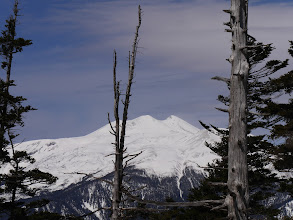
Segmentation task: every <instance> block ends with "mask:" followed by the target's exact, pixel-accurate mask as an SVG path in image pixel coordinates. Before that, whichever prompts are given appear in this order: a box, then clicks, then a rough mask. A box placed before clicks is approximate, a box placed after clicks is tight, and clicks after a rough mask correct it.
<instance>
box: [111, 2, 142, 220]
mask: <svg viewBox="0 0 293 220" xmlns="http://www.w3.org/2000/svg"><path fill="white" fill-rule="evenodd" d="M138 19H139V23H138V25H137V27H136V32H135V37H134V42H133V45H132V52H131V54H130V52H129V75H128V84H127V89H126V94H125V99H124V101H123V102H122V103H123V104H124V110H123V118H122V125H121V133H120V122H119V121H120V119H119V102H120V88H119V82H117V80H116V64H117V59H116V51H114V67H113V84H114V117H115V121H116V125H115V129H114V128H113V127H112V125H111V122H110V119H109V115H108V119H109V123H110V125H111V128H112V132H113V133H112V134H113V135H114V136H115V143H114V145H115V170H114V182H113V191H112V193H113V198H112V216H111V219H112V220H116V219H119V218H120V203H121V198H122V182H123V176H124V169H125V166H123V160H124V159H125V158H127V157H128V156H130V157H132V158H131V159H133V158H134V157H136V156H137V155H138V154H136V155H127V156H125V155H124V153H125V152H126V148H125V146H124V142H125V133H126V122H127V116H128V107H129V103H130V96H131V85H132V81H133V76H134V68H135V59H136V53H137V44H138V31H139V28H140V25H141V9H140V6H139V7H138ZM126 165H127V161H126Z"/></svg>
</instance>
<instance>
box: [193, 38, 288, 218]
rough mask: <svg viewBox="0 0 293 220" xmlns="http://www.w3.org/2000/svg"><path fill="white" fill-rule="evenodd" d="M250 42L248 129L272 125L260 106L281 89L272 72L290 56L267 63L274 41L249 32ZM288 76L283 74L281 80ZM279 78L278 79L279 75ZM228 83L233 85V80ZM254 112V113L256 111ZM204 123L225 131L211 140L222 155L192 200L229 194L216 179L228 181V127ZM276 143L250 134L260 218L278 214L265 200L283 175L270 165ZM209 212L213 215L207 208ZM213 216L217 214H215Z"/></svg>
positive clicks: (255, 211) (254, 203)
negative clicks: (264, 41)
mask: <svg viewBox="0 0 293 220" xmlns="http://www.w3.org/2000/svg"><path fill="white" fill-rule="evenodd" d="M248 44H249V45H250V46H251V47H250V48H251V49H250V50H249V54H248V57H249V64H250V69H249V80H248V81H249V83H248V97H247V102H248V111H249V114H248V132H249V133H251V132H252V131H253V130H255V129H258V128H268V126H269V125H268V121H267V120H265V117H264V116H263V115H262V114H269V113H268V112H265V111H262V112H261V113H262V114H260V109H263V108H265V106H267V105H268V101H269V100H271V97H272V96H273V95H276V93H277V92H278V90H276V88H275V87H272V86H271V85H272V80H271V78H270V77H271V76H272V75H273V74H274V73H276V72H277V71H279V70H281V69H282V68H285V67H286V66H287V65H288V60H284V61H280V60H270V61H267V62H265V64H264V65H263V66H262V67H261V68H258V67H259V66H260V65H262V64H263V62H264V61H265V59H267V58H268V57H269V55H270V54H271V52H272V50H273V49H274V48H273V47H272V46H271V44H269V45H263V44H262V43H259V42H257V41H256V39H255V38H253V37H251V36H249V38H248ZM283 77H286V74H285V75H282V76H281V77H279V78H278V80H280V79H282V78H283ZM276 80H277V79H276ZM226 82H227V86H228V88H229V81H226ZM281 88H282V89H285V86H284V85H281V84H279V89H281ZM218 100H219V101H220V102H222V103H223V104H225V105H226V106H229V97H224V96H221V95H220V96H219V97H218ZM253 112H254V113H253ZM202 125H203V126H204V127H205V128H207V129H209V130H210V131H212V132H214V133H217V134H219V135H221V141H220V142H218V143H212V144H207V146H208V147H209V148H211V149H212V150H213V151H214V152H216V153H217V154H218V155H220V156H221V157H222V159H221V160H218V161H216V163H215V164H210V165H209V167H210V168H212V169H208V170H207V171H208V173H209V177H208V178H207V179H205V180H204V181H203V182H202V185H201V186H200V187H199V188H196V189H193V190H192V192H191V194H190V195H189V199H191V200H199V199H201V198H202V197H204V198H214V197H215V196H216V197H221V196H223V195H226V193H227V189H226V187H225V186H219V185H217V184H215V182H226V179H227V171H226V168H227V150H228V142H227V140H228V135H229V133H228V131H227V130H221V129H218V128H216V127H214V126H211V127H210V126H207V125H205V124H203V123H202ZM272 149H274V145H273V144H272V142H269V141H268V140H267V139H266V135H256V136H253V135H248V156H247V158H248V159H247V160H248V169H249V170H248V172H249V186H250V188H249V190H250V207H251V208H250V216H251V217H257V218H269V219H273V218H274V216H276V215H277V214H278V212H279V211H278V210H276V209H274V208H273V207H265V206H264V203H263V201H264V200H265V199H267V198H269V197H271V196H272V195H273V193H272V192H274V191H276V190H277V189H278V187H279V181H280V180H279V179H278V178H277V177H276V175H275V174H274V173H272V172H271V170H269V169H268V168H266V167H267V165H268V164H269V163H270V162H271V157H272V155H273V153H274V152H273V150H272ZM206 215H207V216H208V215H211V213H210V212H207V213H206ZM222 217H223V218H224V217H225V212H223V211H222V212H221V210H216V211H215V212H214V219H217V218H222ZM211 219H213V218H211Z"/></svg>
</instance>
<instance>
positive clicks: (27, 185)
mask: <svg viewBox="0 0 293 220" xmlns="http://www.w3.org/2000/svg"><path fill="white" fill-rule="evenodd" d="M18 16H19V9H18V1H15V3H14V8H13V15H11V16H10V18H9V19H8V20H6V24H5V30H4V31H2V36H1V37H0V55H1V58H2V62H1V64H2V65H1V69H2V74H1V75H0V112H1V115H0V163H1V167H3V166H6V167H9V172H8V173H2V174H1V176H0V178H1V204H0V214H2V217H3V216H6V217H7V216H9V219H10V220H15V219H28V215H31V214H33V212H34V211H33V210H34V208H39V207H41V206H44V205H45V204H47V203H48V201H47V200H40V201H33V202H30V203H24V202H23V201H21V199H23V198H24V196H26V197H27V196H29V197H32V196H34V195H35V194H36V192H37V191H38V190H39V188H37V187H34V186H33V184H37V183H38V184H39V183H43V184H52V183H54V182H55V181H56V177H54V176H52V175H51V174H49V173H45V172H42V171H40V170H38V169H33V170H28V169H26V167H25V166H24V164H26V163H34V162H35V160H34V159H33V158H32V157H31V156H30V155H28V154H27V152H25V151H18V150H17V148H16V146H15V138H16V137H17V136H18V134H17V133H16V128H17V127H18V126H23V125H24V122H23V115H24V113H27V112H29V111H31V110H34V109H33V108H32V107H31V106H29V105H23V103H24V101H26V99H25V98H24V97H22V96H14V95H12V94H11V92H10V90H11V88H12V87H13V86H15V84H14V81H13V80H12V79H11V73H12V61H13V57H14V54H16V53H19V52H22V50H23V48H24V47H26V46H29V45H31V44H32V42H31V40H25V39H23V38H16V25H17V22H18V21H17V18H18ZM3 73H4V74H3Z"/></svg>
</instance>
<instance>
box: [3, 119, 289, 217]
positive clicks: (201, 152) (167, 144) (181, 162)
mask: <svg viewBox="0 0 293 220" xmlns="http://www.w3.org/2000/svg"><path fill="white" fill-rule="evenodd" d="M109 131H110V126H109V125H106V126H104V127H102V128H100V129H98V130H97V131H95V132H92V133H90V134H88V135H86V136H83V137H74V138H62V139H44V140H36V141H28V142H24V143H21V144H19V145H18V146H17V150H26V151H27V152H28V153H29V154H31V155H32V156H33V157H34V158H35V159H36V163H35V164H33V165H28V167H29V168H30V169H31V168H34V167H38V168H39V169H40V170H42V171H45V172H50V173H52V174H53V175H55V176H57V177H58V178H59V179H58V181H57V183H56V184H55V185H53V186H50V188H47V189H44V190H43V191H42V192H41V194H40V196H41V197H46V198H48V199H50V200H51V202H50V203H49V204H48V205H47V206H46V207H45V209H46V210H49V211H53V212H59V213H64V214H65V213H70V214H75V215H83V214H86V213H89V212H92V211H94V210H96V209H98V208H100V207H105V206H109V205H110V203H111V186H109V185H108V184H106V183H104V182H101V181H97V180H96V179H95V178H90V177H87V176H86V175H80V174H76V172H79V173H88V174H94V176H95V177H102V176H104V177H105V178H106V179H108V180H111V179H112V177H113V173H112V172H113V169H114V165H113V162H112V160H113V159H114V156H113V155H111V154H112V153H113V152H114V149H113V145H112V144H111V143H112V142H114V136H113V135H111V134H110V132H109ZM217 140H219V138H218V137H217V136H215V135H213V134H211V133H209V132H208V131H206V130H204V129H203V130H200V129H198V128H196V127H194V126H192V125H190V124H189V123H187V122H185V121H183V120H182V119H180V118H178V117H176V116H170V117H168V118H167V119H166V120H156V119H154V118H152V117H151V116H141V117H139V118H136V119H134V120H129V121H128V123H127V129H126V147H127V152H128V153H137V152H140V151H143V153H142V154H141V155H140V156H139V157H137V158H136V159H135V160H133V162H132V164H130V167H129V169H128V170H127V174H128V176H127V178H125V179H128V177H131V180H129V181H127V182H128V184H129V185H130V186H131V187H132V189H138V188H143V186H146V187H145V188H143V189H142V190H140V194H141V195H142V197H144V198H146V199H154V200H161V201H162V200H165V198H166V197H172V198H173V199H175V200H177V201H184V200H185V199H186V198H187V195H188V193H189V189H190V188H192V187H197V186H198V184H199V181H200V180H201V179H202V178H203V177H204V175H205V173H204V171H203V169H202V168H200V167H204V166H206V165H207V163H209V162H212V161H213V160H214V159H216V158H218V156H217V155H216V154H215V153H214V152H213V151H211V150H210V149H209V148H207V147H206V146H205V142H213V141H217ZM5 169H6V170H7V169H9V167H4V168H2V171H5ZM269 203H273V204H275V205H276V206H277V207H278V208H280V209H281V210H282V213H287V214H292V210H293V209H292V206H293V202H292V200H291V198H290V197H288V196H286V195H282V194H280V195H277V196H276V197H274V198H272V200H271V201H269ZM85 219H87V220H97V219H109V212H108V211H99V212H96V213H94V214H93V215H90V216H88V217H86V218H85Z"/></svg>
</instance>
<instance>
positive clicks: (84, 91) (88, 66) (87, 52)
mask: <svg viewBox="0 0 293 220" xmlns="http://www.w3.org/2000/svg"><path fill="white" fill-rule="evenodd" d="M12 4H13V1H12V0H2V1H1V8H0V25H1V29H2V28H3V26H4V20H5V19H7V18H8V16H9V14H10V12H11V7H12ZM138 4H141V6H142V10H143V18H142V27H141V32H140V42H139V46H140V47H141V48H140V49H139V53H138V55H137V67H136V71H135V74H136V76H135V84H134V86H133V96H132V97H131V98H132V99H131V105H130V109H129V119H133V118H136V117H138V116H141V115H146V114H148V115H151V116H153V117H155V118H157V119H165V118H167V117H168V116H169V115H176V116H178V117H181V118H182V119H184V120H186V121H188V122H189V123H191V124H193V125H196V126H197V127H200V125H199V123H198V120H202V121H204V122H206V123H213V124H215V125H218V126H221V127H225V126H226V125H227V115H226V114H225V113H221V112H218V111H216V110H215V109H214V108H215V107H220V106H221V105H220V104H219V103H218V102H217V101H216V98H217V95H218V94H227V89H226V87H225V85H224V84H223V83H221V82H214V81H212V80H210V78H211V77H213V76H215V75H220V76H225V77H229V72H230V66H229V63H227V61H225V59H226V58H228V57H229V55H230V38H231V36H230V34H228V33H225V32H224V29H225V27H224V26H223V22H225V21H228V20H229V16H228V15H227V14H225V13H224V12H222V10H223V9H228V8H229V6H230V1H227V0H161V1H157V0H149V1H141V0H119V1H118V0H116V1H100V0H70V1H69V0H42V1H39V0H20V7H21V14H22V15H23V16H21V17H20V21H19V22H20V24H19V26H18V31H17V32H18V36H21V37H24V38H27V39H32V41H33V45H32V46H30V47H27V48H25V50H24V51H23V52H22V53H21V54H19V55H17V56H15V59H14V63H13V75H12V77H13V79H14V80H15V81H16V83H17V87H16V88H15V89H14V90H13V92H14V93H15V94H19V95H23V96H24V97H26V98H27V99H28V102H27V103H28V104H30V105H32V106H33V107H35V108H37V109H38V110H37V111H34V112H31V113H29V114H27V115H26V119H25V122H26V125H25V127H24V128H22V130H21V131H20V132H21V136H20V138H21V139H25V140H32V139H41V138H59V137H71V136H81V135H86V134H88V133H90V132H92V131H94V130H96V129H98V128H100V127H101V126H103V125H105V124H106V123H107V113H108V112H110V114H111V115H113V114H112V111H113V91H112V56H113V50H114V49H116V50H117V53H118V75H119V78H120V79H121V80H122V85H123V86H124V88H125V83H126V80H127V79H126V78H127V65H128V64H127V62H128V61H127V54H128V50H130V49H131V44H132V41H133V37H134V31H135V26H136V24H137V6H138ZM292 10H293V4H292V1H289V0H280V1H273V0H266V1H261V0H255V1H250V8H249V33H250V34H251V35H253V36H254V37H256V38H257V39H258V40H259V41H262V42H264V43H273V44H274V45H275V47H276V48H277V49H276V50H275V51H274V53H273V55H272V57H271V58H272V59H285V58H288V55H287V49H288V46H289V44H288V40H293V37H292V36H293V28H292V22H291V21H292V20H293V14H292ZM0 74H3V72H2V73H1V72H0ZM1 76H2V75H1Z"/></svg>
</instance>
